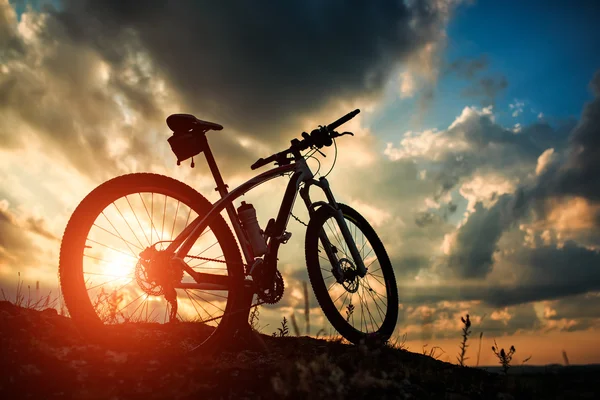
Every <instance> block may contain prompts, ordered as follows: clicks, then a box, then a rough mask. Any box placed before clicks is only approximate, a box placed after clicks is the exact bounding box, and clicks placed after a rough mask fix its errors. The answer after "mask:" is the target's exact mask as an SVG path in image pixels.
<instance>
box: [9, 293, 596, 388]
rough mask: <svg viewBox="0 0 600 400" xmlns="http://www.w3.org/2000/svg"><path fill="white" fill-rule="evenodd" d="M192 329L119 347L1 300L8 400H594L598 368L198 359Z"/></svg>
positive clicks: (247, 353)
mask: <svg viewBox="0 0 600 400" xmlns="http://www.w3.org/2000/svg"><path fill="white" fill-rule="evenodd" d="M193 335H194V328H193V327H192V326H189V325H186V324H174V325H169V326H162V327H155V326H153V325H152V324H131V325H130V326H128V327H125V328H124V329H123V330H122V337H123V341H122V343H121V344H122V346H121V347H120V348H119V349H115V348H110V349H109V348H103V347H100V346H97V345H90V344H88V343H86V342H85V341H84V340H83V339H82V338H81V337H80V336H79V334H78V332H77V330H76V328H75V326H74V325H73V324H72V321H71V320H70V319H69V318H66V317H63V316H60V315H58V314H57V312H56V310H54V309H46V310H42V311H35V310H31V309H26V308H22V307H18V306H15V305H14V304H11V303H9V302H6V301H3V302H0V354H1V358H0V371H2V372H1V373H0V398H2V399H20V398H32V399H55V398H75V399H144V400H149V399H243V398H246V399H254V398H264V399H272V398H299V399H307V398H310V399H321V398H326V399H330V400H331V399H344V398H351V399H362V398H364V399H366V398H369V399H454V400H459V399H513V398H514V399H580V398H581V399H585V398H588V399H593V398H600V383H599V382H600V380H598V379H597V377H598V372H599V371H598V368H596V369H594V368H591V367H590V368H587V369H586V368H579V369H576V370H573V369H571V368H554V369H551V370H548V369H543V370H540V371H538V372H535V371H534V372H531V371H530V372H528V373H522V374H516V375H513V374H511V373H509V374H508V375H506V376H505V375H503V374H498V373H491V372H488V371H484V370H481V369H474V368H464V367H459V366H456V365H452V364H448V363H445V362H441V361H437V360H434V359H433V358H431V357H427V356H424V355H422V354H416V353H411V352H408V351H405V350H399V349H396V348H393V347H390V346H383V347H378V348H367V347H365V346H353V345H348V344H344V343H342V342H340V341H333V342H332V341H326V340H319V339H313V338H309V337H270V336H266V335H261V336H262V339H263V340H264V342H265V344H266V346H267V349H268V351H252V350H248V349H243V348H238V349H237V350H236V351H233V352H222V353H220V354H219V355H217V356H215V357H214V358H213V359H205V358H203V357H200V356H194V357H191V356H189V355H188V354H187V353H186V352H185V351H184V348H185V343H186V339H187V338H190V337H192V336H193Z"/></svg>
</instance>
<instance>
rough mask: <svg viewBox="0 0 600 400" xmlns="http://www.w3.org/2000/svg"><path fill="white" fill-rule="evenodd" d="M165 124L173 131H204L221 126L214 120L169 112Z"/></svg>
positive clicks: (214, 129)
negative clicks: (204, 119) (209, 120)
mask: <svg viewBox="0 0 600 400" xmlns="http://www.w3.org/2000/svg"><path fill="white" fill-rule="evenodd" d="M167 125H168V126H169V128H171V130H172V131H173V132H177V133H179V132H189V131H191V130H193V129H198V130H202V131H204V132H206V131H210V130H211V129H212V130H213V131H220V130H221V129H223V126H221V125H219V124H215V123H214V122H208V121H202V120H200V119H198V118H196V117H194V116H193V115H191V114H171V115H169V116H168V117H167Z"/></svg>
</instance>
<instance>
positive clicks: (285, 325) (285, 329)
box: [273, 317, 290, 337]
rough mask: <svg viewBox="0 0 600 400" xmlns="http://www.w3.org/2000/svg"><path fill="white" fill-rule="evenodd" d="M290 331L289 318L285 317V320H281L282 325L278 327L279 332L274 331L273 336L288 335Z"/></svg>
mask: <svg viewBox="0 0 600 400" xmlns="http://www.w3.org/2000/svg"><path fill="white" fill-rule="evenodd" d="M289 333H290V330H289V328H288V322H287V318H286V317H283V321H281V327H280V328H277V332H273V337H286V336H288V335H289Z"/></svg>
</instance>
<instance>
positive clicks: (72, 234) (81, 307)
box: [58, 173, 244, 354]
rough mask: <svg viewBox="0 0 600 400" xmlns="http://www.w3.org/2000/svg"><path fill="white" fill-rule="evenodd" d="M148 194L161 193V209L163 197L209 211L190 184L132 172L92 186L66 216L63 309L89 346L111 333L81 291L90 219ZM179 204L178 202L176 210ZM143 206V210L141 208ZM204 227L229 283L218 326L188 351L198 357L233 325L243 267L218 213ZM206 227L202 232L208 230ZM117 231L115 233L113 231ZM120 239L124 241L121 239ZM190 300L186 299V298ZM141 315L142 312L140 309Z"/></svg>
mask: <svg viewBox="0 0 600 400" xmlns="http://www.w3.org/2000/svg"><path fill="white" fill-rule="evenodd" d="M148 191H150V192H152V193H159V194H161V193H162V194H164V195H165V200H164V201H165V210H166V207H167V195H168V196H171V197H172V198H173V199H176V200H178V201H179V202H181V204H185V205H187V206H188V207H189V208H190V210H193V211H194V212H196V213H197V214H198V215H204V214H206V213H207V212H208V211H209V210H210V209H211V208H212V204H211V203H210V202H209V201H208V200H207V199H206V198H205V197H204V196H202V195H201V194H200V193H198V192H197V191H196V190H194V189H193V188H191V187H190V186H188V185H186V184H184V183H182V182H180V181H177V180H175V179H172V178H169V177H166V176H163V175H158V174H151V173H134V174H128V175H122V176H119V177H116V178H113V179H111V180H109V181H106V182H104V183H102V184H101V185H99V186H98V187H96V188H95V189H94V190H92V191H91V192H90V193H89V194H88V195H87V196H86V197H85V198H84V199H83V200H82V201H81V202H80V203H79V205H78V206H77V208H76V209H75V211H74V212H73V214H72V215H71V218H70V220H69V222H68V224H67V226H66V228H65V231H64V234H63V238H62V242H61V248H60V258H59V269H58V271H59V281H60V285H61V289H62V294H63V297H64V302H65V305H66V307H67V310H68V311H69V314H70V316H71V318H72V320H73V321H74V323H75V325H76V326H77V327H78V329H79V331H80V332H81V333H82V334H83V335H84V337H86V338H87V339H88V340H90V341H92V342H95V343H100V344H106V345H110V344H111V343H110V342H111V333H110V331H109V329H108V325H107V324H105V323H104V322H103V321H102V320H101V318H100V316H99V315H98V313H97V311H96V309H95V308H94V306H93V305H92V300H91V299H90V295H88V290H89V289H86V283H85V281H84V279H83V276H84V271H83V266H84V265H83V264H84V261H83V260H84V256H85V255H84V250H85V248H86V246H87V245H86V243H87V242H88V240H89V239H88V237H87V235H89V234H90V229H91V227H92V226H95V225H94V224H95V223H96V222H95V221H96V219H97V218H98V217H99V215H100V214H101V213H104V211H105V208H104V207H105V206H106V208H108V206H109V205H110V204H111V203H114V202H115V201H117V199H120V198H123V196H125V198H126V199H127V201H128V202H129V198H128V197H127V196H128V195H132V194H138V193H140V195H139V196H140V199H142V195H141V194H142V193H145V192H148ZM142 201H143V200H142ZM179 206H180V204H179V203H178V204H177V207H178V210H179ZM144 207H146V205H145V204H144ZM132 211H133V208H132ZM147 211H148V210H146V212H147ZM190 213H191V211H190ZM124 219H125V218H124ZM188 219H189V215H188ZM176 221H177V214H176V215H175V219H174V222H173V229H174V228H175V222H176ZM153 222H154V220H153V219H152V217H151V218H150V224H151V229H152V228H154V225H152V224H153ZM186 223H187V222H186ZM157 225H158V223H157ZM163 225H164V217H163ZM140 228H141V226H140ZM209 228H210V230H212V232H213V233H214V236H215V237H216V238H217V240H218V243H219V246H220V247H221V250H222V251H223V255H224V261H225V262H226V269H227V274H228V276H230V277H232V278H234V282H235V283H234V284H233V285H232V287H230V288H229V292H228V297H227V304H226V307H225V310H224V315H223V316H222V319H221V320H220V323H219V324H218V325H217V327H216V328H215V329H214V330H213V331H212V334H209V336H208V337H207V338H206V339H205V340H204V341H202V342H201V343H198V345H197V347H196V349H195V350H194V352H196V351H197V352H198V353H199V354H200V353H204V354H211V353H212V352H213V351H215V350H216V349H217V348H219V345H220V344H221V343H222V342H223V341H224V340H227V339H228V338H230V337H231V335H232V334H233V330H232V329H233V324H234V323H237V320H235V318H234V317H235V316H234V315H232V313H231V312H232V310H234V309H236V308H237V307H240V306H241V304H240V301H241V299H242V297H243V296H241V289H242V284H243V279H244V278H243V277H244V271H243V263H242V258H241V255H240V251H239V248H238V245H237V242H236V241H235V239H234V236H233V234H232V232H231V229H230V228H229V227H228V226H227V224H226V222H225V220H224V219H223V217H222V216H221V215H217V216H216V217H215V218H214V219H213V220H212V222H211V223H210V225H209ZM209 228H207V230H206V231H205V232H207V231H209ZM132 232H133V230H132ZM117 233H119V232H118V231H117ZM151 234H152V231H151ZM134 235H135V233H134ZM157 236H158V232H157ZM136 238H137V237H136ZM123 240H124V241H125V239H123ZM87 247H89V246H87ZM224 268H225V267H223V269H224ZM238 285H239V286H238ZM186 293H187V291H186ZM188 297H189V296H188ZM146 298H148V296H146ZM190 301H192V299H191V298H190ZM142 310H143V307H142ZM147 313H148V309H146V314H147Z"/></svg>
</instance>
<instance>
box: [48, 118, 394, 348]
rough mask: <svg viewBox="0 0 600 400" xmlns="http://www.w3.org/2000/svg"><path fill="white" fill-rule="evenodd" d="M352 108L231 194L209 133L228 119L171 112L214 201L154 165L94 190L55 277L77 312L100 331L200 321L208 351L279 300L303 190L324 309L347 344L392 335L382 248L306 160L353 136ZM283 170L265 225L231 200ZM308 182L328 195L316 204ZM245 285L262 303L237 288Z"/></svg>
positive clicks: (178, 149)
mask: <svg viewBox="0 0 600 400" xmlns="http://www.w3.org/2000/svg"><path fill="white" fill-rule="evenodd" d="M359 112H360V111H359V110H358V109H357V110H354V111H352V112H350V113H348V114H347V115H345V116H343V117H342V118H340V119H338V120H337V121H335V122H333V123H331V124H329V125H327V126H319V128H318V129H314V130H312V132H311V133H310V134H308V133H306V132H303V133H302V139H301V140H299V139H293V140H292V141H291V146H290V147H289V148H288V149H286V150H284V151H281V152H279V153H276V154H273V155H271V156H269V157H267V158H265V159H263V158H261V159H259V160H258V161H256V162H255V163H254V164H253V165H252V166H251V168H252V169H253V170H255V169H257V168H260V167H263V166H265V165H267V164H270V163H275V164H276V167H275V168H272V169H270V170H268V171H266V172H263V173H261V174H259V175H257V176H255V177H253V178H252V179H250V180H248V181H247V182H245V183H243V184H241V185H239V186H238V187H236V188H235V189H233V190H231V191H228V186H227V185H226V184H225V182H224V181H223V178H222V177H221V174H220V172H219V168H218V166H217V163H216V161H215V159H214V157H213V154H212V152H211V149H210V146H209V145H208V140H207V137H206V134H207V132H209V131H211V130H214V131H218V130H221V129H222V128H223V127H222V126H221V125H218V124H215V123H212V122H206V121H202V120H199V119H197V118H196V117H194V116H192V115H188V114H173V115H171V116H169V117H168V118H167V125H168V126H169V128H170V129H171V130H172V131H173V134H172V136H171V137H170V138H169V139H168V141H169V144H170V146H171V149H172V150H173V152H174V153H175V155H176V157H177V163H178V165H179V164H180V162H181V161H184V160H187V159H189V158H192V163H193V157H194V156H196V155H198V154H200V153H203V154H204V155H205V157H206V161H207V163H208V166H209V168H210V171H211V172H212V175H213V177H214V180H215V182H216V190H217V191H218V192H219V194H220V196H221V198H220V200H218V201H217V202H216V203H214V204H212V203H210V202H209V201H208V200H207V199H206V198H205V197H204V196H202V195H201V194H200V193H198V192H197V191H196V190H194V189H192V188H191V187H190V186H188V185H186V184H184V183H182V182H180V181H177V180H175V179H172V178H169V177H166V176H163V175H157V174H150V173H133V174H128V175H123V176H119V177H116V178H113V179H111V180H109V181H107V182H104V183H103V184H101V185H99V186H98V187H97V188H95V189H94V190H93V191H91V192H90V193H89V194H88V195H87V196H86V197H85V198H84V199H83V200H82V201H81V203H80V204H79V205H78V207H77V208H76V209H75V211H74V212H73V214H72V216H71V218H70V220H69V222H68V224H67V227H66V229H65V232H64V235H63V239H62V243H61V250H60V261H59V277H60V284H61V288H62V291H63V296H64V300H65V304H66V306H67V308H68V310H69V313H70V315H71V317H72V319H73V321H74V322H75V323H76V324H77V325H78V327H79V328H80V330H81V331H82V332H84V333H88V334H90V335H92V334H93V335H96V336H102V335H104V334H106V332H107V331H106V329H107V328H108V327H109V326H111V325H119V324H123V323H127V322H139V321H143V322H155V323H168V322H177V321H180V322H185V321H187V322H196V323H198V324H200V325H201V326H202V327H206V328H207V329H206V334H205V335H204V336H202V337H201V338H199V342H198V346H197V349H199V350H200V351H207V352H208V351H214V349H216V348H218V344H219V343H221V341H223V340H229V339H230V338H231V336H232V334H233V332H234V330H235V327H236V326H238V324H239V323H243V322H246V323H247V315H248V310H249V309H250V307H253V306H256V304H263V303H269V304H274V303H277V302H278V301H279V300H280V299H281V298H282V295H283V287H284V282H283V278H282V276H281V273H280V272H279V271H278V269H277V260H278V258H277V255H278V251H279V248H280V246H281V245H282V244H285V243H287V241H288V240H290V237H291V234H290V233H289V232H287V231H286V227H287V224H288V220H289V217H290V215H293V214H292V207H293V205H294V201H295V199H296V197H297V194H298V193H300V197H301V198H302V200H303V201H304V204H305V205H306V207H307V210H308V214H309V218H310V219H309V222H308V224H307V229H306V237H305V256H306V266H307V268H308V275H309V279H310V283H311V285H312V288H313V290H314V293H315V297H316V298H317V300H318V302H319V305H320V306H321V308H322V310H323V312H324V314H325V316H326V317H327V319H328V320H329V322H330V323H331V324H332V326H333V327H334V328H335V329H336V330H337V331H338V332H339V333H340V334H341V335H342V336H343V337H345V338H346V339H347V340H348V341H350V342H353V343H359V342H360V341H361V340H363V339H369V338H372V337H377V338H380V339H382V340H384V341H385V340H388V339H389V337H390V336H391V334H392V333H393V331H394V329H395V325H396V321H397V317H398V293H397V286H396V280H395V277H394V272H393V269H392V265H391V263H390V260H389V257H388V255H387V253H386V251H385V248H384V246H383V244H382V243H381V241H380V239H379V238H378V236H377V234H376V233H375V231H374V230H373V228H372V227H371V225H370V224H369V223H368V222H367V220H366V219H365V218H364V217H363V216H361V215H360V214H359V213H358V212H357V211H356V210H354V209H352V208H351V207H349V206H347V205H345V204H341V203H338V202H337V201H336V200H335V197H334V195H333V193H332V191H331V188H330V186H329V183H328V181H327V179H326V177H320V178H319V179H318V180H317V179H315V178H314V174H313V173H312V172H311V170H310V168H309V166H308V164H307V161H306V160H307V158H308V157H311V156H313V154H315V152H319V153H320V151H319V149H320V148H322V147H324V146H331V145H332V144H334V145H335V139H336V138H338V137H341V136H344V135H353V134H352V133H351V132H344V133H338V132H336V131H335V130H336V129H337V128H338V127H339V126H341V125H342V124H344V123H346V122H347V121H349V120H350V119H352V118H353V117H354V116H356V115H357V114H358V113H359ZM306 150H308V152H306V153H305V154H304V155H303V154H302V152H304V151H306ZM321 154H322V153H321ZM336 156H337V146H336ZM192 166H193V164H192ZM281 176H289V177H290V179H289V183H288V184H287V188H286V190H285V193H284V196H283V200H282V203H281V206H280V208H279V212H278V213H277V216H276V217H275V218H271V219H270V220H269V221H268V223H267V225H266V226H265V228H264V229H261V228H260V226H259V224H258V221H257V219H256V214H255V210H254V207H253V206H252V205H251V204H246V203H245V202H242V204H241V205H240V206H239V207H238V208H237V209H236V207H235V205H234V201H236V200H237V199H238V198H239V197H240V196H242V195H244V194H245V193H247V192H248V191H250V190H251V189H253V188H255V187H257V186H258V185H261V184H262V183H264V182H267V181H269V180H271V179H273V178H276V177H281ZM311 187H317V188H319V189H321V190H322V192H323V193H324V195H325V198H326V199H327V201H315V202H313V201H311V197H310V194H309V191H310V188H311ZM223 210H225V211H226V214H227V216H228V217H229V220H230V223H231V227H232V228H233V233H235V237H234V234H233V233H232V231H231V228H230V227H229V226H228V224H227V223H226V221H225V219H224V218H223V216H222V215H221V212H222V211H223ZM159 228H160V230H159ZM236 238H237V242H236ZM238 243H239V246H238ZM240 248H241V254H240ZM242 255H243V259H242ZM248 291H249V292H250V293H251V294H256V295H257V299H258V300H259V301H258V303H256V304H254V305H253V304H252V300H253V296H250V298H248V296H244V292H248ZM244 310H245V311H246V312H245V313H244V312H243V311H244ZM240 318H246V321H240Z"/></svg>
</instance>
